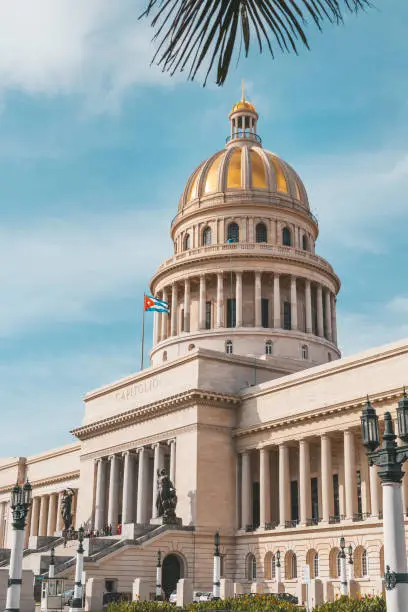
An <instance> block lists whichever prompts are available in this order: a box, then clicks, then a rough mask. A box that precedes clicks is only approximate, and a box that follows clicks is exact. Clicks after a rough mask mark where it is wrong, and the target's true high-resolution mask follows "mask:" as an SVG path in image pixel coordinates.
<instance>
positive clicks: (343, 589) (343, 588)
mask: <svg viewBox="0 0 408 612" xmlns="http://www.w3.org/2000/svg"><path fill="white" fill-rule="evenodd" d="M345 548H346V541H345V539H344V537H343V536H341V538H340V555H339V557H340V595H345V596H347V595H348V590H347V567H346V553H345V551H344V549H345Z"/></svg>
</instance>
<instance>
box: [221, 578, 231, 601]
mask: <svg viewBox="0 0 408 612" xmlns="http://www.w3.org/2000/svg"><path fill="white" fill-rule="evenodd" d="M220 597H221V599H229V598H230V597H234V583H233V582H232V580H230V579H229V578H221V580H220Z"/></svg>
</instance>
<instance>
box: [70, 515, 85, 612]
mask: <svg viewBox="0 0 408 612" xmlns="http://www.w3.org/2000/svg"><path fill="white" fill-rule="evenodd" d="M83 541H84V528H83V527H82V526H81V527H80V528H79V529H78V548H77V555H76V566H75V585H74V596H73V598H72V603H71V605H70V608H69V611H70V612H82V610H83V585H82V572H83V570H84V547H83V546H82V542H83Z"/></svg>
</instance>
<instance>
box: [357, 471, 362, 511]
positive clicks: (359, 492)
mask: <svg viewBox="0 0 408 612" xmlns="http://www.w3.org/2000/svg"><path fill="white" fill-rule="evenodd" d="M357 512H358V513H359V514H362V513H363V504H362V500H361V472H360V470H357Z"/></svg>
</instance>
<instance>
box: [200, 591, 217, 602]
mask: <svg viewBox="0 0 408 612" xmlns="http://www.w3.org/2000/svg"><path fill="white" fill-rule="evenodd" d="M212 596H213V594H212V593H210V592H209V591H207V592H205V593H201V596H200V599H199V600H198V601H211V599H212Z"/></svg>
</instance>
